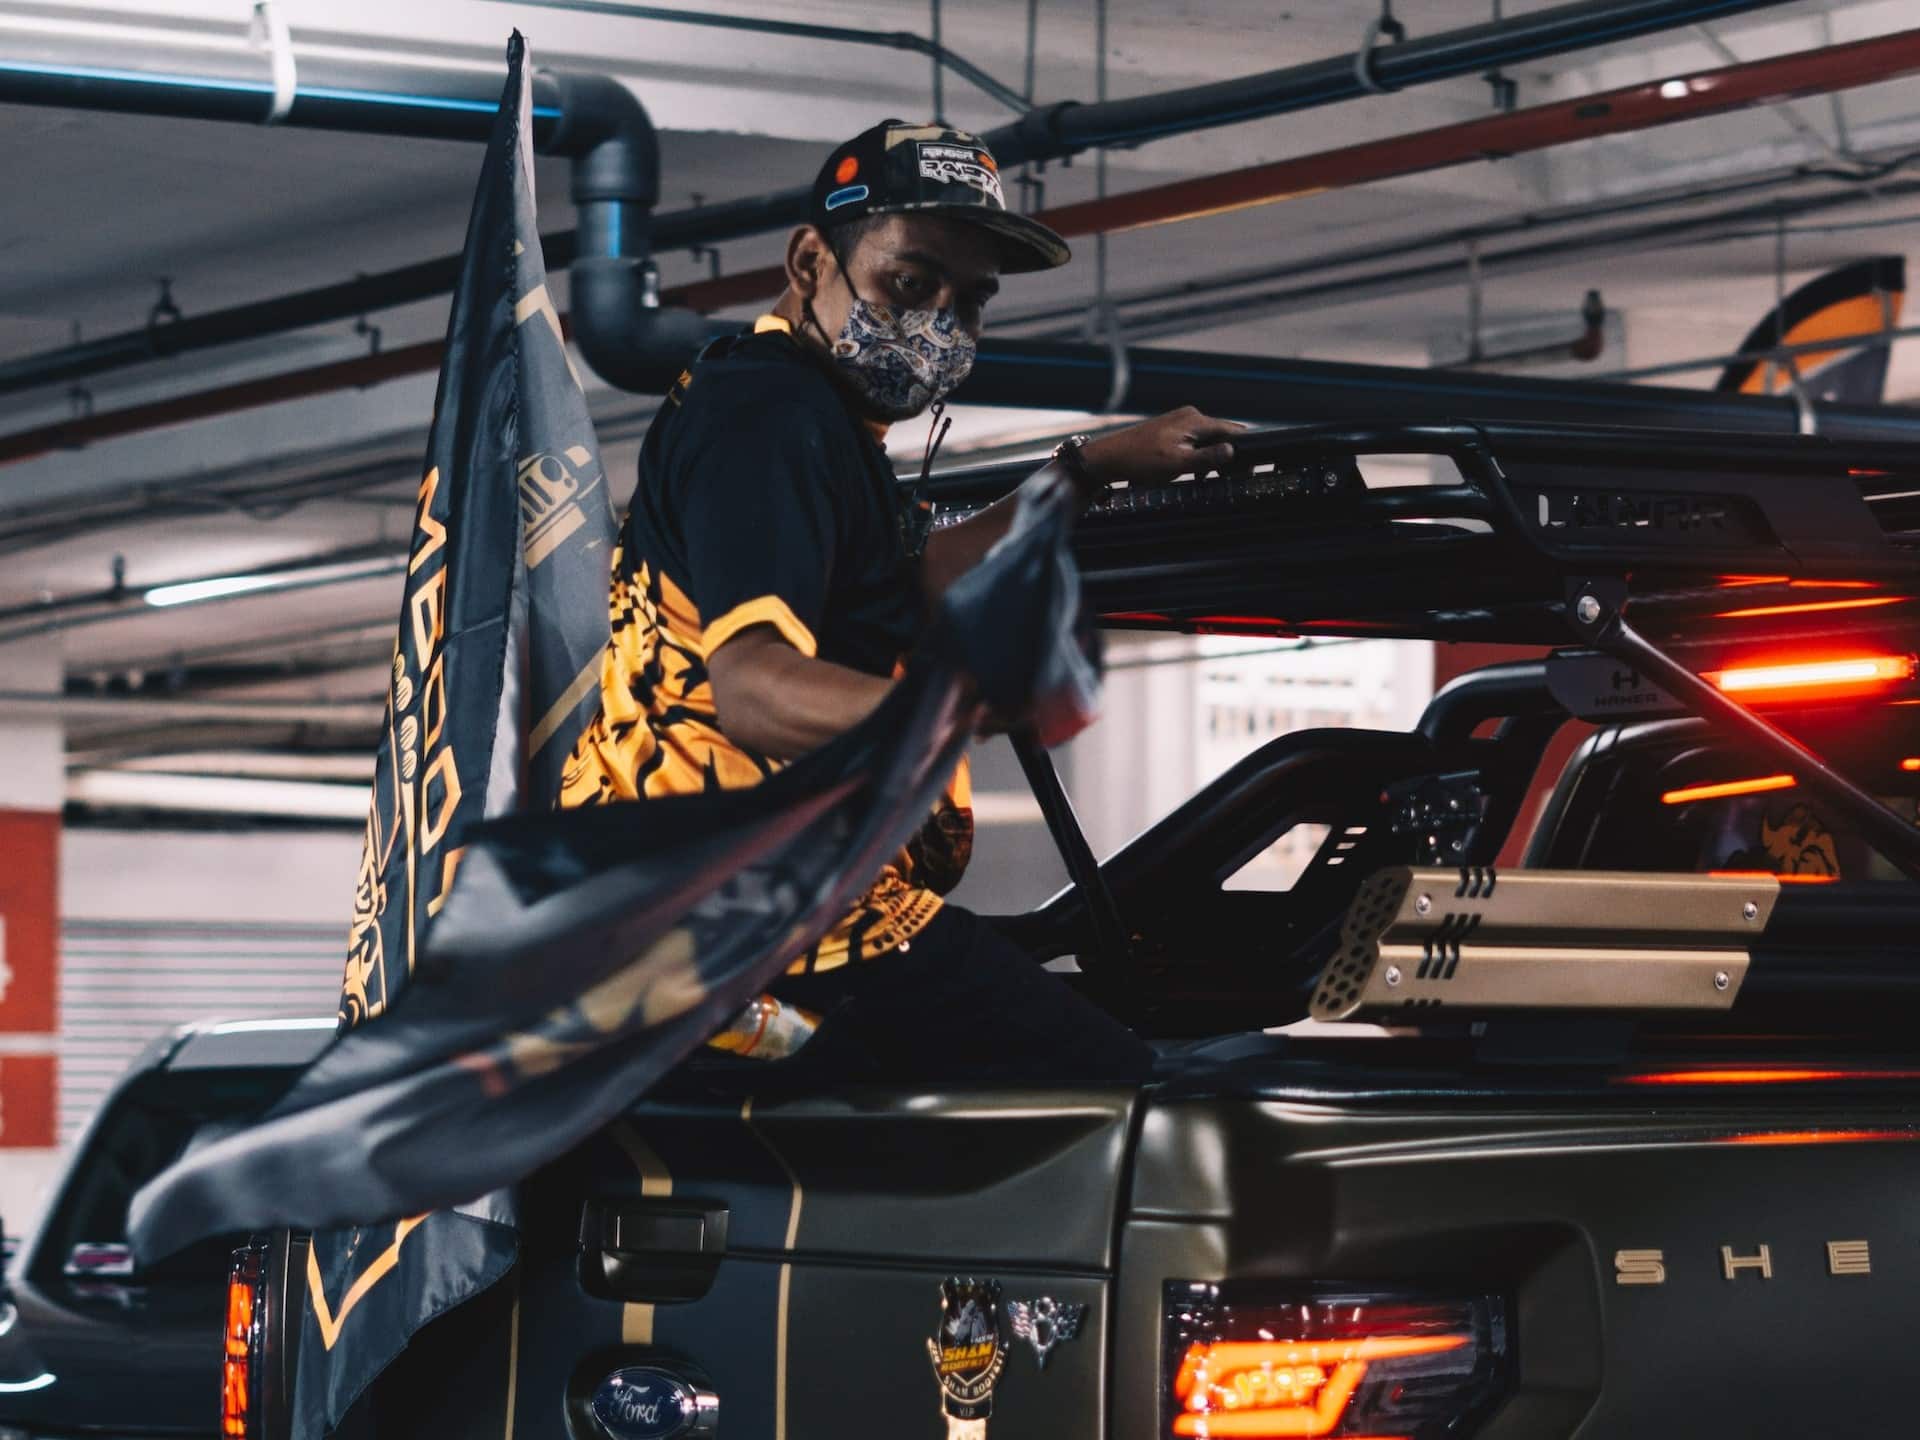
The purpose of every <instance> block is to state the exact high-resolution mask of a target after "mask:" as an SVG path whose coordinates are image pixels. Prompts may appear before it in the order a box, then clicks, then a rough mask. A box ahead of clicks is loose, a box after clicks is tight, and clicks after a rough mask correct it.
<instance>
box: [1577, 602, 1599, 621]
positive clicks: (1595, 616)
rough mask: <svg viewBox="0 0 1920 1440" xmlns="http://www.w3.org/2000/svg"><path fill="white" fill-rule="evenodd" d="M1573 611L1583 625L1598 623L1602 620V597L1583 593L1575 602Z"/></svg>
mask: <svg viewBox="0 0 1920 1440" xmlns="http://www.w3.org/2000/svg"><path fill="white" fill-rule="evenodd" d="M1573 613H1574V616H1575V618H1576V619H1578V620H1579V622H1580V623H1581V624H1582V625H1594V624H1598V623H1599V620H1600V599H1599V597H1598V596H1596V595H1582V596H1581V597H1580V598H1579V599H1578V600H1576V601H1574V602H1573Z"/></svg>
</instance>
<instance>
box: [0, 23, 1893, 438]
mask: <svg viewBox="0 0 1920 1440" xmlns="http://www.w3.org/2000/svg"><path fill="white" fill-rule="evenodd" d="M1915 69H1920V31H1908V32H1902V33H1901V34H1898V35H1895V36H1892V37H1887V38H1883V39H1879V40H1874V41H1868V42H1859V43H1856V44H1851V45H1845V46H1835V47H1831V48H1829V49H1827V50H1822V51H1816V52H1812V53H1809V54H1795V55H1788V56H1783V57H1779V58H1777V59H1774V60H1769V61H1758V62H1754V63H1752V64H1750V65H1745V66H1738V67H1734V68H1732V69H1729V70H1720V71H1709V72H1704V73H1701V74H1696V75H1692V76H1687V77H1677V78H1674V79H1670V80H1666V81H1659V82H1653V83H1650V84H1648V85H1642V86H1633V87H1629V88H1627V89H1625V90H1621V91H1615V92H1611V93H1609V94H1606V95H1601V96H1594V97H1588V98H1587V99H1585V100H1583V101H1578V102H1567V103H1565V104H1562V105H1553V106H1542V107H1538V108H1537V109H1536V110H1534V111H1525V112H1519V113H1516V114H1513V115H1504V116H1496V117H1493V118H1492V119H1490V120H1486V121H1475V122H1469V123H1468V124H1466V125H1462V126H1449V127H1443V128H1442V129H1441V130H1439V131H1434V132H1428V134H1427V135H1426V136H1412V137H1403V138H1402V139H1401V140H1399V141H1396V142H1393V143H1391V144H1369V145H1366V146H1360V147H1351V148H1349V149H1348V150H1346V151H1337V152H1333V153H1332V155H1331V156H1309V157H1303V158H1302V159H1300V160H1297V161H1286V162H1281V163H1280V164H1279V165H1276V166H1262V167H1255V168H1254V169H1253V170H1250V171H1241V172H1233V173H1231V174H1229V175H1227V176H1224V177H1220V176H1216V177H1211V179H1209V180H1201V181H1191V182H1181V183H1179V184H1176V185H1172V186H1160V187H1155V189H1153V190H1151V191H1146V192H1138V194H1136V195H1134V196H1119V197H1115V198H1114V199H1112V200H1109V201H1097V202H1092V203H1090V204H1089V205H1085V206H1075V207H1068V211H1066V212H1060V211H1056V212H1052V213H1051V214H1049V215H1047V218H1049V219H1057V218H1058V217H1059V216H1060V215H1061V214H1063V213H1067V214H1071V213H1075V212H1077V214H1078V217H1079V222H1080V223H1093V221H1094V219H1095V218H1098V219H1100V220H1105V221H1108V222H1111V221H1113V220H1115V219H1124V220H1125V221H1126V223H1136V224H1137V223H1147V222H1146V221H1145V220H1143V219H1142V218H1141V217H1143V216H1147V215H1164V216H1165V217H1166V218H1174V216H1175V215H1176V214H1190V213H1193V211H1194V207H1196V206H1202V207H1206V206H1211V207H1212V208H1233V207H1234V206H1236V205H1239V204H1244V203H1266V202H1267V201H1269V200H1271V199H1275V198H1279V193H1286V194H1294V193H1301V189H1302V187H1303V186H1307V185H1311V187H1312V188H1325V187H1326V186H1327V185H1328V184H1332V183H1336V182H1337V181H1338V179H1339V177H1340V176H1342V175H1348V176H1351V175H1353V174H1354V173H1355V170H1354V164H1353V160H1354V156H1355V154H1356V153H1357V152H1358V153H1364V154H1365V155H1366V156H1367V157H1369V161H1368V163H1369V164H1371V165H1372V166H1374V167H1375V168H1374V170H1373V171H1366V172H1363V178H1377V173H1376V172H1378V171H1379V170H1380V169H1381V167H1387V168H1391V167H1396V166H1397V167H1402V168H1401V170H1400V171H1399V172H1396V173H1405V167H1409V166H1417V167H1420V168H1426V167H1425V166H1424V162H1421V161H1420V160H1419V158H1418V157H1420V156H1422V155H1428V156H1430V155H1433V154H1445V155H1451V156H1455V157H1464V158H1473V159H1477V158H1481V156H1482V155H1484V154H1485V153H1486V150H1485V148H1484V147H1485V146H1486V145H1487V144H1489V143H1492V141H1491V140H1490V137H1498V141H1499V143H1506V144H1511V145H1513V146H1517V147H1525V146H1527V145H1529V144H1532V143H1536V142H1534V141H1533V140H1530V138H1529V137H1530V136H1532V135H1534V134H1535V133H1536V132H1538V133H1542V134H1546V135H1549V136H1554V137H1557V138H1556V139H1554V140H1553V142H1552V143H1565V142H1566V141H1567V140H1569V139H1573V138H1588V137H1589V136H1591V135H1592V134H1595V133H1599V129H1598V127H1601V126H1613V127H1614V128H1613V129H1611V130H1609V131H1608V132H1607V133H1618V130H1619V129H1634V128H1643V127H1645V126H1647V125H1650V124H1663V123H1667V121H1669V120H1670V119H1672V118H1675V116H1676V115H1682V116H1684V115H1686V114H1692V113H1702V112H1704V111H1705V110H1709V109H1727V108H1737V107H1739V106H1746V105H1753V104H1762V103H1772V102H1773V101H1774V100H1777V99H1778V98H1779V97H1780V96H1781V95H1783V94H1794V95H1804V94H1810V93H1817V92H1818V91H1819V90H1820V89H1821V88H1822V87H1824V86H1829V85H1841V86H1847V85H1857V84H1863V83H1869V82H1870V81H1873V80H1878V79H1885V78H1888V77H1889V76H1890V75H1896V74H1902V73H1909V72H1911V71H1913V70H1915ZM607 83H611V82H607ZM1616 110H1617V111H1618V123H1617V124H1616V122H1615V119H1613V118H1610V117H1614V116H1615V112H1616ZM1542 116H1544V117H1546V118H1545V119H1542V118H1541V117H1542ZM1511 122H1518V123H1517V124H1515V125H1512V127H1511V128H1509V126H1510V123H1511ZM1462 132H1465V138H1464V139H1463V137H1462ZM1435 137H1441V138H1439V139H1436V138H1435ZM1539 143H1546V142H1539ZM1463 147H1464V148H1463ZM1409 156H1410V157H1414V158H1406V157H1409ZM1449 163H1458V162H1457V159H1456V160H1454V161H1451V162H1449ZM1248 177H1259V178H1258V179H1257V180H1253V179H1249V178H1248ZM1214 184H1219V185H1220V187H1221V188H1220V190H1219V192H1218V194H1214V193H1213V192H1211V191H1210V190H1209V189H1208V187H1209V186H1211V185H1214ZM1141 195H1147V196H1157V197H1158V199H1157V200H1155V201H1153V202H1152V203H1147V202H1143V201H1141V199H1140V196H1141ZM1216 201H1217V202H1218V203H1215V202H1216ZM583 213H584V212H583ZM1042 213H1043V214H1047V212H1042ZM618 218H619V217H618V214H617V212H615V213H614V219H615V221H616V223H617V221H618ZM578 268H579V264H578V262H576V269H578ZM585 273H586V274H587V275H589V276H591V275H593V274H594V273H595V272H594V271H593V270H592V269H591V268H589V269H588V270H587V271H586V272H585ZM755 275H760V276H761V278H762V279H763V280H764V281H765V284H763V285H762V286H761V290H762V292H764V290H765V288H766V285H770V284H771V283H773V281H774V279H776V278H777V276H774V275H769V274H766V273H765V272H749V273H748V275H746V276H736V277H731V279H730V280H729V281H726V282H719V283H721V284H736V285H737V284H739V283H740V282H741V281H742V280H743V279H753V278H754V277H755ZM712 288H713V287H712V286H711V285H702V286H694V287H689V288H688V289H686V290H683V291H681V292H679V293H680V294H681V295H683V296H692V295H697V294H702V293H707V292H710V291H711V289H712ZM626 293H627V294H628V295H629V296H631V295H632V294H633V293H634V292H633V291H632V289H631V287H629V288H628V289H627V291H626ZM597 303H598V302H597ZM598 309H599V311H600V313H602V314H603V315H604V314H606V313H607V312H608V307H607V306H606V305H604V304H598ZM656 313H657V312H656ZM409 349H410V351H412V352H413V354H412V358H411V359H410V361H409V363H410V364H415V365H417V367H418V368H419V369H421V370H426V369H431V368H433V366H434V365H436V364H437V363H438V359H439V348H438V347H437V346H431V345H421V346H414V347H409ZM1134 357H1139V358H1138V359H1137V360H1135V359H1134ZM590 358H591V357H590ZM1118 358H1119V357H1117V356H1116V355H1115V353H1114V352H1113V351H1112V350H1111V349H1109V348H1104V347H1089V346H1065V345H1059V344H1053V345H1051V346H1050V347H1049V343H1048V342H1044V341H1039V342H1035V341H1027V342H1021V341H998V342H995V341H988V342H986V343H984V344H983V345H982V346H981V350H980V358H979V362H978V363H977V364H976V367H975V371H974V375H973V377H972V378H971V379H970V380H969V381H968V383H967V384H966V385H965V386H963V387H962V388H961V390H960V391H959V392H957V394H956V396H955V398H956V399H957V400H960V401H963V402H966V403H972V404H989V405H991V404H1006V405H1021V406H1045V405H1049V404H1053V403H1056V402H1049V401H1046V400H1042V399H1040V398H1038V397H1039V396H1040V395H1041V394H1042V393H1044V392H1047V391H1052V392H1054V393H1058V394H1061V395H1068V396H1072V397H1073V398H1072V399H1070V400H1063V401H1060V402H1057V405H1058V408H1062V409H1073V410H1089V411H1100V410H1133V411H1152V410H1156V409H1162V408H1172V407H1173V406H1177V405H1181V404H1186V403H1189V402H1190V400H1191V399H1192V397H1193V396H1194V395H1195V394H1202V395H1205V396H1206V397H1207V403H1208V404H1209V405H1210V406H1212V407H1214V408H1217V409H1221V410H1223V411H1224V412H1225V413H1229V414H1233V415H1236V416H1238V417H1240V418H1243V419H1249V420H1263V421H1269V422H1276V421H1277V422H1283V423H1285V422H1292V421H1307V420H1314V419H1334V418H1341V419H1356V420H1365V419H1376V418H1378V416H1379V415H1380V414H1382V413H1386V412H1383V411H1382V410H1381V409H1380V408H1378V406H1379V404H1380V403H1382V402H1381V401H1380V400H1379V398H1378V397H1379V396H1381V395H1382V394H1392V395H1394V396H1395V397H1396V398H1395V400H1394V401H1393V403H1394V404H1395V405H1396V406H1397V407H1401V408H1396V409H1395V410H1394V411H1393V412H1392V413H1394V414H1396V415H1399V416H1401V417H1402V418H1405V419H1407V420H1409V421H1413V420H1445V419H1454V418H1458V417H1460V416H1463V415H1470V416H1473V417H1475V418H1484V419H1506V420H1522V419H1542V418H1565V417H1566V416H1567V415H1577V416H1580V417H1582V418H1584V419H1588V420H1592V421H1606V422H1609V423H1620V424H1627V423H1634V424H1680V425H1698V426H1701V427H1703V428H1718V429H1748V430H1755V431H1761V432H1773V431H1782V432H1784V433H1795V432H1796V431H1797V430H1798V428H1799V425H1800V421H1801V416H1800V411H1799V406H1798V401H1797V400H1785V401H1781V400H1772V399H1768V398H1764V397H1749V396H1740V397H1732V399H1733V400H1734V402H1735V403H1733V404H1729V401H1728V397H1706V396H1702V395H1701V394H1700V393H1699V392H1693V391H1659V392H1650V391H1648V390H1646V389H1642V388H1640V387H1631V386H1618V385H1616V386H1610V387H1593V386H1591V385H1588V384H1587V383H1586V382H1566V381H1533V382H1530V383H1531V384H1534V385H1543V386H1548V387H1557V389H1555V388H1549V389H1547V390H1544V391H1535V392H1530V393H1526V394H1518V393H1515V392H1512V391H1510V390H1503V389H1501V387H1500V385H1499V384H1498V383H1497V382H1495V381H1492V380H1488V381H1485V382H1483V383H1482V384H1481V385H1480V387H1478V389H1463V388H1462V387H1461V386H1460V384H1459V383H1458V381H1457V379H1449V378H1447V377H1445V376H1441V375H1436V374H1435V373H1434V372H1430V371H1416V370H1405V371H1395V370H1391V369H1389V368H1387V367H1380V366H1351V365H1341V364H1327V363H1325V362H1311V361H1298V360H1290V361H1282V362H1272V361H1267V360H1265V359H1263V358H1261V357H1253V356H1241V357H1216V358H1217V359H1218V361H1219V364H1218V365H1215V366H1213V367H1211V368H1212V369H1213V370H1214V371H1217V372H1219V373H1222V374H1225V373H1231V374H1234V375H1242V376H1248V375H1251V376H1263V375H1277V374H1281V373H1284V374H1287V375H1290V376H1292V377H1294V378H1295V380H1296V381H1297V383H1299V384H1300V385H1301V386H1302V387H1303V389H1302V391H1301V392H1300V394H1301V395H1302V396H1304V395H1306V394H1317V395H1319V396H1320V397H1321V398H1323V399H1324V396H1325V393H1326V391H1327V390H1328V389H1329V388H1332V387H1337V386H1339V385H1341V384H1342V383H1347V382H1351V383H1352V384H1354V385H1356V386H1357V387H1358V389H1359V392H1360V393H1365V394H1368V395H1370V396H1372V397H1374V398H1373V399H1372V400H1371V401H1370V402H1369V405H1370V407H1371V408H1369V407H1362V408H1360V409H1358V410H1343V411H1341V412H1340V413H1339V414H1338V415H1337V416H1336V415H1334V414H1332V413H1330V412H1328V411H1327V410H1326V409H1324V408H1322V407H1320V406H1313V405H1310V406H1306V407H1304V408H1303V407H1302V406H1301V404H1300V399H1299V397H1297V396H1290V395H1287V394H1284V393H1271V392H1268V391H1267V390H1265V389H1264V388H1263V386H1264V383H1265V382H1261V383H1259V384H1252V385H1242V386H1241V387H1239V391H1238V393H1239V396H1240V398H1239V400H1238V401H1237V402H1236V407H1235V408H1229V407H1228V406H1227V405H1226V404H1225V402H1224V401H1223V400H1222V399H1221V398H1220V395H1219V392H1217V391H1213V390H1194V389H1188V390H1185V391H1184V392H1175V393H1173V394H1172V395H1171V396H1169V397H1167V398H1165V399H1164V401H1159V400H1149V399H1148V398H1146V397H1147V396H1148V395H1149V394H1164V392H1161V391H1158V390H1156V389H1155V388H1154V387H1153V386H1151V385H1143V384H1141V383H1137V382H1136V383H1135V384H1133V385H1132V386H1131V388H1129V389H1127V390H1125V391H1124V392H1123V394H1122V395H1118V396H1116V395H1114V394H1112V393H1111V389H1109V391H1108V392H1106V393H1102V394H1090V393H1088V392H1087V390H1086V387H1085V383H1084V382H1085V377H1086V375H1087V374H1089V373H1094V374H1101V375H1106V376H1109V377H1110V376H1112V375H1113V374H1114V373H1116V369H1117V366H1116V360H1117V359H1118ZM1126 358H1127V359H1128V361H1129V362H1130V363H1135V364H1146V365H1148V366H1149V368H1150V370H1152V371H1153V373H1156V374H1173V373H1180V372H1182V371H1185V372H1187V373H1198V372H1197V371H1195V370H1194V367H1192V366H1191V365H1189V364H1188V363H1187V361H1188V359H1189V358H1190V357H1186V356H1184V355H1182V354H1181V352H1156V351H1129V352H1126ZM612 363H615V365H616V368H615V373H614V374H611V375H609V376H608V378H609V379H612V380H613V381H614V383H616V384H623V385H624V387H625V388H634V389H641V388H646V385H647V381H648V376H647V375H646V374H645V373H643V371H642V370H641V369H640V368H639V367H634V368H630V369H619V368H617V361H616V362H612ZM1276 364H1277V365H1279V366H1281V367H1282V369H1281V370H1280V371H1276V370H1275V369H1274V367H1275V365H1276ZM359 366H366V367H368V369H369V370H371V369H373V368H374V367H375V366H377V367H378V369H379V370H380V372H381V373H382V374H383V375H386V374H391V373H392V361H391V360H390V359H383V357H369V358H368V359H367V360H365V361H357V362H356V361H343V362H337V363H335V364H333V365H329V366H322V367H318V368H317V369H316V370H315V371H312V372H296V373H295V374H294V375H292V376H284V377H275V379H273V380H270V381H257V382H247V383H246V384H243V385H240V386H236V387H228V390H227V392H225V395H224V398H223V395H222V392H218V391H215V392H208V393H207V394H205V395H203V396H201V397H198V402H197V404H196V403H195V402H194V401H193V400H192V399H191V398H190V400H189V402H188V403H190V404H194V408H195V409H196V411H197V413H210V412H212V411H214V410H217V409H218V408H219V407H220V406H221V405H223V404H227V403H231V405H232V408H242V407H243V406H244V405H246V404H251V403H261V402H259V401H257V400H254V399H253V398H252V395H253V393H255V392H256V391H258V390H260V389H262V388H265V389H268V390H271V391H272V393H273V394H274V397H275V398H289V397H290V396H291V395H293V394H295V393H307V394H312V393H319V391H320V390H322V389H326V388H338V387H339V386H340V385H342V384H353V383H360V379H359V377H360V376H361V375H362V374H363V373H365V372H363V371H362V370H361V369H359V368H357V367H359ZM1049 366H1051V367H1052V370H1051V373H1047V370H1048V367H1049ZM1222 367H1224V369H1223V368H1222ZM596 368H597V369H598V368H602V367H601V366H599V365H596ZM1203 368H1204V367H1203ZM603 373H604V371H603ZM1316 373H1317V374H1318V375H1320V376H1321V377H1322V378H1321V380H1320V381H1319V382H1318V383H1316V382H1314V381H1313V380H1310V379H1309V378H1307V377H1309V376H1310V375H1313V374H1316ZM629 382H630V383H629ZM152 408H156V409H162V410H164V408H165V407H164V405H162V406H159V407H152ZM1818 415H1819V417H1820V421H1821V423H1822V425H1823V427H1824V428H1825V430H1826V431H1827V432H1830V433H1836V434H1846V435H1849V436H1851V437H1853V438H1862V439H1865V438H1886V437H1888V436H1890V435H1898V436H1901V437H1905V438H1911V437H1913V436H1914V434H1915V431H1914V429H1913V424H1914V420H1913V417H1912V416H1911V415H1908V414H1903V413H1901V412H1894V411H1890V410H1885V409H1882V408H1880V407H1871V408H1870V407H1839V406H1827V407H1822V408H1821V409H1820V410H1819V412H1818ZM140 418H141V417H138V416H135V415H133V414H132V413H131V412H121V413H118V414H116V413H113V412H109V413H106V414H102V415H96V416H92V417H87V418H84V419H78V420H72V421H66V422H60V423H58V424H55V425H52V426H44V427H40V428H38V429H36V430H32V431H27V432H20V433H18V434H15V435H12V436H4V437H0V463H4V462H6V461H7V460H10V459H19V458H25V457H26V456H27V455H30V454H34V453H41V452H43V451H45V450H47V449H50V448H54V447H56V446H62V445H70V444H74V443H84V441H86V440H89V439H98V438H104V437H105V436H107V435H113V434H124V433H129V431H130V430H131V429H137V428H142V426H141V424H140V423H139V421H140Z"/></svg>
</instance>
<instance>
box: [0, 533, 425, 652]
mask: <svg viewBox="0 0 1920 1440" xmlns="http://www.w3.org/2000/svg"><path fill="white" fill-rule="evenodd" d="M406 565H407V556H406V552H405V551H404V550H398V549H395V548H394V547H393V546H392V545H383V544H377V543H376V544H370V545H351V546H348V547H346V548H344V549H340V550H330V551H328V552H326V553H325V554H321V555H306V556H302V557H301V558H299V559H297V560H284V561H279V562H277V563H274V564H270V565H256V566H252V567H249V568H248V569H247V570H245V571H244V572H236V571H232V570H227V571H223V572H221V573H220V574H218V575H203V576H192V577H189V578H187V579H185V580H165V581H156V582H153V583H150V584H140V585H129V584H127V583H126V582H125V579H124V577H122V576H120V575H119V574H118V573H117V570H116V575H115V581H114V583H113V584H112V585H109V586H107V587H105V588H104V589H100V590H88V591H82V592H80V593H77V594H72V595H59V596H53V597H50V598H47V599H43V600H30V601H27V602H26V603H25V604H20V605H12V606H8V607H6V608H4V609H0V644H8V643H11V642H13V641H15V640H24V639H27V638H28V637H30V636H34V635H43V634H48V633H51V632H54V631H59V630H71V629H74V628H76V627H78V626H81V625H97V624H102V623H105V622H108V621H113V620H124V619H127V618H129V617H131V616H135V615H149V614H153V613H155V612H156V611H157V610H163V609H170V608H179V607H182V606H189V605H191V606H200V605H214V604H220V603H222V602H224V601H229V600H244V599H249V598H253V597H257V596H262V595H284V594H286V593H288V592H290V591H294V590H311V589H314V588H316V587H319V586H326V585H340V584H349V583H354V582H358V581H363V580H377V579H381V578H383V577H385V576H389V575H398V574H399V573H400V572H401V571H403V570H405V569H406Z"/></svg>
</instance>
